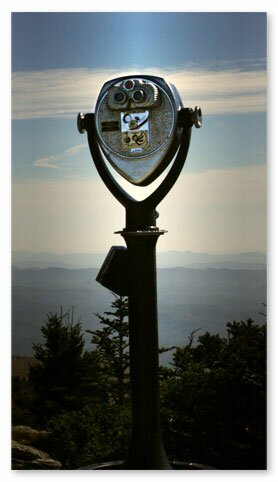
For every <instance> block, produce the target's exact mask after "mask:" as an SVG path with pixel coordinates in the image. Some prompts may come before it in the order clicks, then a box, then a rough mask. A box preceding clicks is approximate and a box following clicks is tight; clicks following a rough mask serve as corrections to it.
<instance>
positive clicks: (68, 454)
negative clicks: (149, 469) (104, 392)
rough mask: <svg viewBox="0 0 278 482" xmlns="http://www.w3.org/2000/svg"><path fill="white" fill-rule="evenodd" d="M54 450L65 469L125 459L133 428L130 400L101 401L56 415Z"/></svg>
mask: <svg viewBox="0 0 278 482" xmlns="http://www.w3.org/2000/svg"><path fill="white" fill-rule="evenodd" d="M48 429H50V430H51V432H52V448H51V451H52V452H51V453H52V455H53V456H54V457H56V458H57V459H58V460H60V461H61V462H62V463H63V467H64V468H65V469H75V468H79V467H82V466H85V465H89V464H93V463H99V462H102V461H106V460H122V459H124V458H125V456H126V453H127V443H128V439H129V429H130V407H129V404H128V403H125V404H123V405H115V404H112V405H111V404H110V403H98V404H94V405H90V406H87V407H84V408H83V409H82V410H77V411H74V412H70V411H64V412H62V413H61V414H59V415H56V416H55V417H52V418H51V420H50V422H49V424H48Z"/></svg>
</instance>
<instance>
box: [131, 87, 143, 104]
mask: <svg viewBox="0 0 278 482" xmlns="http://www.w3.org/2000/svg"><path fill="white" fill-rule="evenodd" d="M132 97H133V100H134V102H141V101H142V100H143V99H144V97H145V94H144V92H143V90H135V92H134V93H133V96H132Z"/></svg>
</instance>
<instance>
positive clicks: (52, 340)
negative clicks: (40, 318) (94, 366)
mask: <svg viewBox="0 0 278 482" xmlns="http://www.w3.org/2000/svg"><path fill="white" fill-rule="evenodd" d="M73 317H74V310H73V309H72V310H71V312H70V311H68V312H66V313H63V311H62V309H61V313H60V315H58V314H57V313H54V314H52V313H49V314H48V315H47V320H46V322H45V323H44V325H43V326H42V327H41V332H42V335H43V338H44V342H43V343H37V344H33V348H34V351H35V358H36V359H37V360H38V361H39V362H40V363H39V364H38V365H36V366H33V367H31V368H30V376H29V379H30V382H31V385H32V386H33V388H34V391H35V394H36V396H35V403H34V410H35V412H36V415H37V419H38V423H39V424H41V425H44V424H45V423H46V422H47V420H48V419H49V418H50V417H51V416H52V415H55V414H57V413H60V412H61V411H62V410H64V409H66V410H72V409H75V408H76V407H80V403H81V400H82V397H81V396H80V395H81V392H82V391H84V390H83V388H84V377H86V367H85V363H84V356H83V350H84V338H83V334H82V333H81V323H80V321H78V322H74V319H73Z"/></svg>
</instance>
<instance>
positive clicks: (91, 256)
mask: <svg viewBox="0 0 278 482" xmlns="http://www.w3.org/2000/svg"><path fill="white" fill-rule="evenodd" d="M106 255H107V253H104V252H103V253H69V254H54V253H32V252H27V251H14V252H13V254H12V264H13V265H14V266H17V267H19V268H35V267H36V268H39V269H41V268H50V267H60V268H75V269H79V268H100V267H101V265H102V263H103V261H104V259H105V257H106ZM266 263H267V259H266V255H265V254H264V253H260V252H246V253H236V254H209V253H194V252H191V251H165V252H158V253H157V266H158V267H160V268H175V267H191V268H196V269H202V268H230V269H264V268H265V267H266Z"/></svg>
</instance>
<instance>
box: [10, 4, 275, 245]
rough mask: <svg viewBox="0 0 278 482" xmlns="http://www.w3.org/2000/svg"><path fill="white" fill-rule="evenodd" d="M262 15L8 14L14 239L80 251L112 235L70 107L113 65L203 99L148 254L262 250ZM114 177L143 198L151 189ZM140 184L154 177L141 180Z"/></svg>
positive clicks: (115, 72)
mask: <svg viewBox="0 0 278 482" xmlns="http://www.w3.org/2000/svg"><path fill="white" fill-rule="evenodd" d="M266 27H267V18H266V14H265V13H263V12H261V13H259V12H257V13H256V12H255V13H252V12H246V13H243V12H236V13H231V12H229V13H225V12H220V13H213V12H207V13H203V12H199V13H197V12H195V13H194V12H192V13H190V12H176V13H174V12H164V13H162V12H153V13H147V12H145V13H141V12H134V13H132V12H129V13H124V12H108V13H98V12H91V13H88V12H86V13H85V12H72V13H66V12H60V13H57V12H53V13H49V12H44V13H42V12H38V13H32V12H18V13H13V14H12V48H11V64H12V185H13V188H12V247H13V249H14V250H16V251H32V252H46V251H49V252H54V253H71V252H72V253H73V252H74V253H78V252H95V251H103V252H105V251H108V250H109V249H110V246H111V245H112V244H114V245H115V244H124V241H123V240H122V239H121V238H119V235H115V234H114V232H115V231H118V230H120V229H122V228H123V227H124V223H125V213H124V208H123V207H122V206H121V205H120V204H119V203H118V202H117V201H116V200H115V199H114V198H113V196H112V195H111V194H110V193H109V191H108V190H107V188H106V187H105V186H104V185H103V183H102V181H101V180H100V178H99V176H98V174H97V172H96V169H95V167H94V164H93V161H92V159H91V156H90V153H89V148H88V144H87V139H86V135H80V134H79V132H78V131H77V128H76V117H77V114H78V112H80V111H82V112H93V111H94V107H95V102H96V99H97V96H98V93H99V91H100V89H101V87H102V85H103V84H104V82H105V81H107V80H109V79H112V78H114V77H118V76H122V75H125V74H129V73H130V74H136V73H137V74H144V73H145V74H151V75H159V76H161V77H163V78H165V80H167V81H170V82H172V83H173V84H174V85H175V86H176V87H177V89H178V91H179V92H180V94H181V97H182V100H183V104H184V106H185V107H193V108H194V107H195V106H196V105H199V106H201V108H202V111H203V126H202V128H201V129H199V130H197V129H195V128H193V129H192V139H191V145H190V149H189V153H188V157H187V161H186V163H185V166H184V168H183V171H182V173H181V175H180V177H179V179H178V181H177V183H176V184H175V186H174V187H173V189H172V190H171V191H170V193H169V194H168V195H167V197H166V198H165V199H164V200H163V201H162V202H161V204H160V205H159V206H158V211H159V213H160V217H159V219H158V223H157V224H158V226H159V227H160V228H161V229H166V230H167V231H168V233H167V234H166V235H165V236H163V237H161V238H160V239H159V242H158V245H157V250H158V251H168V250H179V251H187V250H190V251H194V252H208V253H236V252H248V251H262V252H266V232H267V229H266V200H267V193H266V177H267V174H266V161H267V158H266V155H267V152H266V147H267V133H266V107H267V104H266V86H267V79H266V69H267V45H266ZM124 186H125V187H126V188H127V189H128V190H129V191H130V192H131V194H132V195H134V196H135V197H138V199H141V198H142V197H145V195H146V193H147V192H149V188H147V189H145V188H142V187H136V188H135V187H134V186H132V185H130V184H128V183H124ZM151 189H152V187H151Z"/></svg>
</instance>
